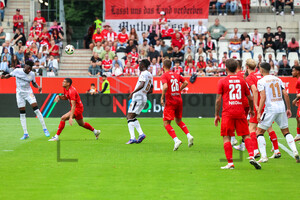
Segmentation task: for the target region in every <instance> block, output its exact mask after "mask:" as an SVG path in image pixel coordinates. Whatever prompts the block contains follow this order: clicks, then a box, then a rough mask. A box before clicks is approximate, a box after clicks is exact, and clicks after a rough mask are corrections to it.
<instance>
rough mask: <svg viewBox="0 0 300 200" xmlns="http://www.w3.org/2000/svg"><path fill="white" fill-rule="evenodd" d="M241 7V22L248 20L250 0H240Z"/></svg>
mask: <svg viewBox="0 0 300 200" xmlns="http://www.w3.org/2000/svg"><path fill="white" fill-rule="evenodd" d="M240 1H241V4H242V8H243V22H245V21H246V16H247V21H248V22H250V0H240Z"/></svg>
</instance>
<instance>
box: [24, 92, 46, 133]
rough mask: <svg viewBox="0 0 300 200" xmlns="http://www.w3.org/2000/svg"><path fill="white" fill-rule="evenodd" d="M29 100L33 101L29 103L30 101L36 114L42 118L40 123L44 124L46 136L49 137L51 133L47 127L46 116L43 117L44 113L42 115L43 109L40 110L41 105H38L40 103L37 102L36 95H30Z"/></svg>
mask: <svg viewBox="0 0 300 200" xmlns="http://www.w3.org/2000/svg"><path fill="white" fill-rule="evenodd" d="M29 101H31V102H32V103H30V102H29V103H30V105H31V107H32V109H33V111H34V113H35V114H36V116H37V118H38V119H39V120H40V123H41V124H42V127H43V131H44V134H45V136H46V137H49V136H50V133H49V131H48V129H47V127H46V124H45V121H44V117H43V115H42V113H41V111H40V109H39V107H38V105H37V103H36V100H35V97H34V98H32V97H30V100H29ZM34 101H35V102H34Z"/></svg>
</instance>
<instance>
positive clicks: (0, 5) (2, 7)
mask: <svg viewBox="0 0 300 200" xmlns="http://www.w3.org/2000/svg"><path fill="white" fill-rule="evenodd" d="M4 9H5V6H4V3H3V2H2V1H1V2H0V14H1V22H3V20H4Z"/></svg>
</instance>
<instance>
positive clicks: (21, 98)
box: [1, 60, 50, 140]
mask: <svg viewBox="0 0 300 200" xmlns="http://www.w3.org/2000/svg"><path fill="white" fill-rule="evenodd" d="M32 66H33V61H30V60H29V61H27V62H26V63H25V67H24V69H23V68H18V69H15V70H14V71H12V72H11V73H10V74H6V75H2V76H1V79H8V78H10V77H15V78H16V84H17V89H16V97H17V105H18V108H19V110H20V120H21V125H22V128H23V131H24V135H23V137H22V138H21V140H25V139H27V138H29V135H28V132H27V125H26V110H25V106H26V101H28V103H29V104H30V105H31V107H32V108H33V110H34V113H35V114H36V116H37V117H38V118H39V120H40V122H41V124H42V126H43V130H44V133H45V135H46V137H49V136H50V133H49V131H48V130H47V127H46V124H45V122H44V118H43V115H42V113H41V112H40V110H39V108H38V105H37V102H36V99H35V96H34V94H33V91H32V89H31V87H30V82H31V83H32V85H33V87H35V88H38V89H39V92H41V91H42V87H40V86H38V84H37V83H36V81H35V74H34V73H33V72H32Z"/></svg>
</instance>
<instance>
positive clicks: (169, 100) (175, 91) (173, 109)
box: [160, 59, 194, 151]
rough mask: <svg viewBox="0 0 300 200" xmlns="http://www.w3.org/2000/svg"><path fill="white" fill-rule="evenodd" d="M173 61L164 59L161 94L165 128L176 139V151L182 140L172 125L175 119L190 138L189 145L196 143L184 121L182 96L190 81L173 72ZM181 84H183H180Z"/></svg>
mask: <svg viewBox="0 0 300 200" xmlns="http://www.w3.org/2000/svg"><path fill="white" fill-rule="evenodd" d="M171 65H172V62H171V61H170V60H168V59H166V60H164V62H163V68H164V72H165V73H164V74H163V75H162V76H161V82H162V84H163V90H162V95H161V99H160V102H161V105H162V106H163V107H165V108H164V113H163V121H164V126H165V129H166V130H167V132H168V134H169V135H170V136H171V137H172V138H173V140H174V143H175V144H174V149H173V151H176V150H177V149H178V148H179V146H180V145H181V144H182V142H181V141H180V140H179V139H178V138H177V136H176V133H175V131H174V129H173V127H172V126H171V121H172V120H174V118H175V122H176V123H177V125H178V126H179V127H180V128H181V130H182V131H183V132H184V133H185V134H186V136H187V138H188V146H189V147H191V146H193V144H194V138H193V136H192V135H191V134H190V132H189V130H188V128H187V127H186V125H185V124H184V123H183V121H182V107H183V105H182V98H181V91H182V90H183V89H184V88H185V87H186V86H187V85H188V82H187V81H186V80H185V79H184V78H183V77H182V76H180V75H179V74H175V73H174V72H171ZM180 84H181V86H180Z"/></svg>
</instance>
